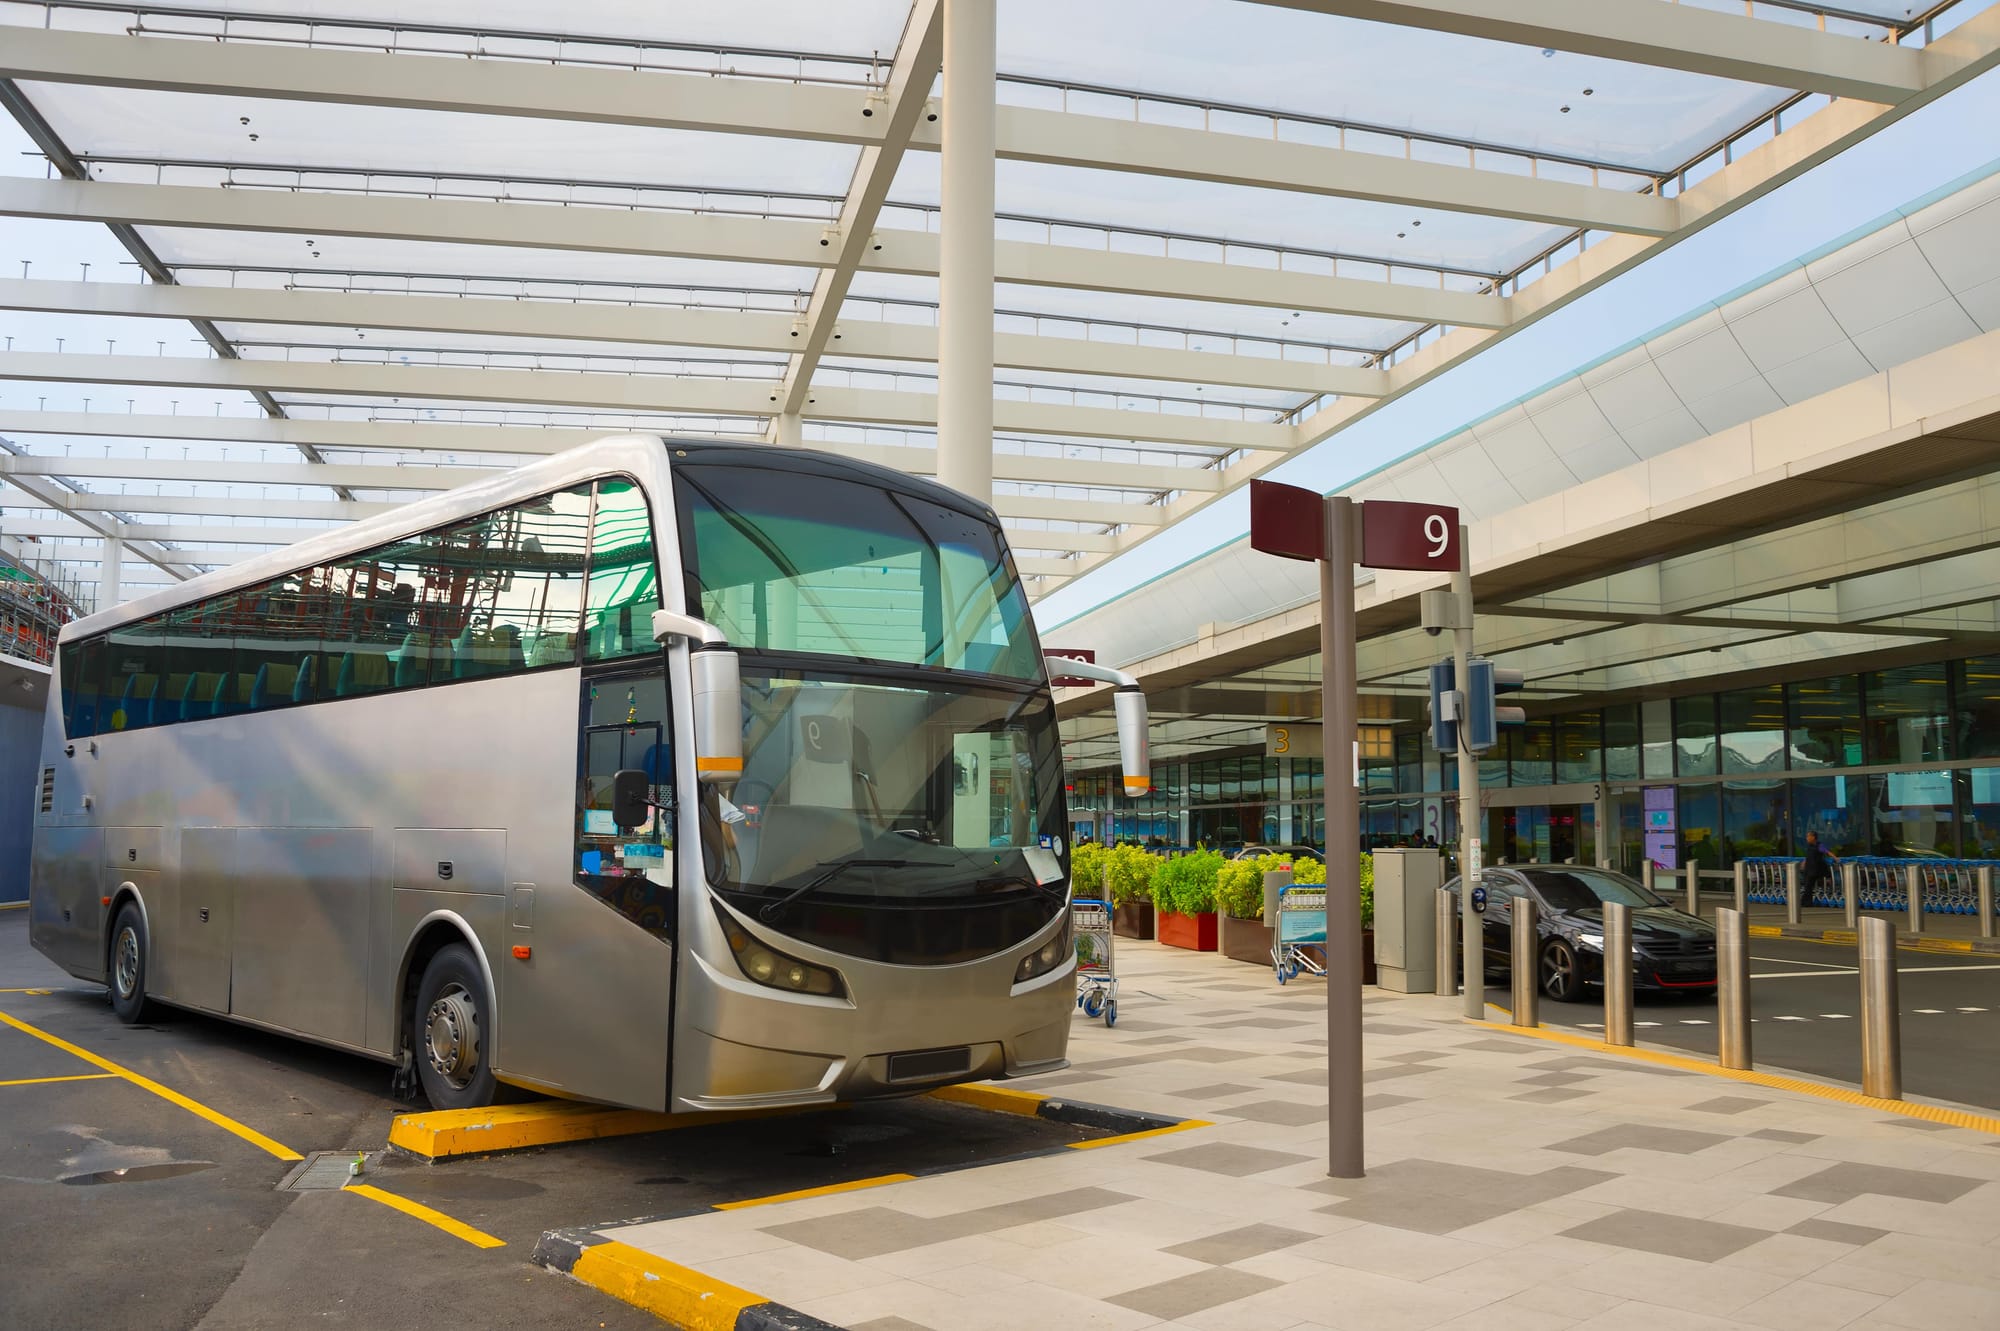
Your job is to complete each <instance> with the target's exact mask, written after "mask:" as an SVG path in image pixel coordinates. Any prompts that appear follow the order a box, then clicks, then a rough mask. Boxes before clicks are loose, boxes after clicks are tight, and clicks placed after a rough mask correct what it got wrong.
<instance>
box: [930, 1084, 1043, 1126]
mask: <svg viewBox="0 0 2000 1331" xmlns="http://www.w3.org/2000/svg"><path fill="white" fill-rule="evenodd" d="M929 1094H930V1098H931V1099H933V1100H945V1101H949V1102H950V1103H952V1104H955V1105H971V1106H972V1107H973V1108H974V1109H992V1110H997V1111H999V1112H1000V1113H1002V1114H1025V1115H1027V1116H1028V1117H1029V1118H1033V1117H1034V1116H1035V1115H1037V1114H1039V1113H1040V1112H1041V1110H1042V1105H1043V1103H1044V1102H1046V1101H1047V1100H1048V1098H1049V1097H1048V1096H1046V1095H1037V1094H1035V1092H1033V1091H1013V1090H1007V1089H1005V1088H1003V1087H999V1086H982V1085H975V1084H970V1083H968V1084H963V1085H958V1086H940V1087H938V1088H937V1089H936V1090H935V1091H932V1092H930V1093H929Z"/></svg>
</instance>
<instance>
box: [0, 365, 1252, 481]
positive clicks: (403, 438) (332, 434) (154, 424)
mask: <svg viewBox="0 0 2000 1331" xmlns="http://www.w3.org/2000/svg"><path fill="white" fill-rule="evenodd" d="M134 359H142V358H139V357H134ZM145 359H150V358H145ZM197 363H208V362H197ZM0 430H12V431H14V432H16V433H19V434H36V433H41V434H71V435H93V436H100V437H115V438H118V439H176V440H188V441H197V440H198V441H202V442H226V443H237V444H250V445H259V444H267V445H272V446H278V445H289V444H292V443H294V442H295V441H297V440H299V439H305V440H308V441H310V442H313V443H316V444H319V445H320V446H322V447H327V448H369V449H376V448H380V449H395V450H399V451H436V452H451V453H504V454H520V455H524V456H535V457H539V456H543V455H546V454H549V453H555V452H559V451H561V450H562V449H565V448H571V447H574V446H575V445H577V444H580V443H584V442H586V441H588V440H591V439H601V438H603V437H604V436H605V435H607V434H617V433H620V431H618V430H612V429H577V428H573V427H566V426H515V425H446V424H436V423H431V424H418V423H413V422H402V421H310V420H300V419H298V418H296V417H294V418H292V419H289V420H273V419H258V418H250V417H242V416H238V417H205V416H158V415H118V416H113V415H111V414H109V413H88V412H62V413H58V412H36V411H0ZM631 433H637V434H645V433H649V432H648V431H646V430H636V431H631ZM746 442H748V441H746ZM812 446H813V447H815V448H819V449H821V450H823V451H825V452H829V453H838V454H840V455H841V456H843V457H851V458H856V459H859V460H861V461H863V462H874V463H877V464H878V465H880V466H884V467H893V468H895V469H896V470H898V471H904V472H908V473H910V474H911V475H913V476H928V475H931V474H933V473H934V471H935V468H936V466H937V454H936V452H935V450H933V449H929V448H920V447H916V446H914V445H906V444H856V443H846V442H839V441H831V440H828V441H818V442H815V443H813V445H812ZM55 461H57V460H56V459H41V458H37V459H36V465H38V466H39V465H42V464H44V463H47V464H50V465H53V463H54V462H55ZM61 461H63V462H75V463H77V464H78V465H79V467H82V466H83V464H85V463H90V462H93V461H94V462H105V461H109V462H113V463H116V464H119V465H120V466H121V467H123V469H122V470H118V471H113V472H107V473H104V474H105V475H110V476H118V477H123V478H125V479H128V480H137V479H147V480H158V481H175V480H188V479H192V478H191V477H189V476H188V475H187V474H186V473H185V472H180V473H168V472H161V471H153V470H148V471H145V472H144V473H143V474H141V473H140V472H137V471H134V470H132V469H131V468H132V467H133V466H135V465H136V462H135V460H133V459H123V460H121V459H115V458H113V459H101V458H100V459H95V460H92V459H83V458H65V459H61ZM147 462H148V465H149V466H151V467H168V466H180V467H186V466H187V465H188V463H187V462H186V461H180V462H175V461H173V460H171V459H167V458H152V459H148V460H147ZM78 474H90V473H88V472H87V471H81V472H79V473H78ZM993 475H994V478H995V479H997V480H1006V481H1029V482H1034V483H1036V484H1041V485H1068V486H1102V487H1107V488H1116V489H1129V490H1176V491H1184V492H1198V493H1203V494H1211V495H1212V494H1215V493H1217V492H1219V491H1220V490H1221V489H1222V474H1221V473H1220V472H1217V471H1215V470H1214V469H1212V468H1208V467H1193V466H1188V467H1179V466H1165V465H1161V464H1158V463H1134V462H1121V461H1116V460H1109V459H1103V458H1088V457H1046V456H1042V455H1039V454H1028V453H1017V452H1011V451H995V452H994V454H993ZM259 483H262V484H288V485H310V484H320V483H321V482H315V481H311V480H309V479H306V478H305V476H304V473H296V474H288V475H287V479H285V480H283V481H268V480H267V481H261V482H259ZM127 498H129V499H130V500H132V501H135V503H136V504H138V505H143V504H145V503H146V502H149V497H148V496H144V495H132V496H127ZM1017 498H1020V497H1018V496H1009V495H1000V496H996V497H995V502H996V505H1002V504H1004V507H1003V509H1002V511H1006V508H1010V507H1012V506H1013V505H1014V502H1015V500H1016V499H1017ZM45 502H47V503H48V506H49V507H51V508H68V507H70V505H69V504H67V503H65V502H63V501H62V500H61V499H60V498H58V499H55V500H49V501H45ZM1028 502H1030V503H1032V502H1033V501H1032V500H1029V501H1028ZM1140 507H1145V506H1140ZM140 511H142V512H143V511H147V510H145V509H144V508H143V507H142V508H141V510H140ZM1150 511H1153V512H1158V511H1160V510H1150ZM1033 512H1034V510H1032V509H1028V508H1026V507H1025V506H1024V507H1023V509H1022V515H1023V516H1027V515H1029V514H1031V513H1033ZM1051 516H1052V515H1051Z"/></svg>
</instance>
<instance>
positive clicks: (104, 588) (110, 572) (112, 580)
mask: <svg viewBox="0 0 2000 1331" xmlns="http://www.w3.org/2000/svg"><path fill="white" fill-rule="evenodd" d="M124 563H125V539H124V538H123V537H122V536H107V537H105V538H104V562H103V563H102V564H100V565H99V566H98V569H97V608H98V609H99V610H109V609H110V608H111V607H112V606H114V605H117V604H118V602H119V601H120V600H122V599H124V598H123V597H122V596H121V595H120V594H119V591H118V575H119V574H120V573H121V572H122V571H123V568H124Z"/></svg>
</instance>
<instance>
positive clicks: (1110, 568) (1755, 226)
mask: <svg viewBox="0 0 2000 1331" xmlns="http://www.w3.org/2000/svg"><path fill="white" fill-rule="evenodd" d="M1995 126H2000V70H1995V71H1992V72H1990V73H1987V74H1985V75H1983V76H1982V77H1980V78H1978V79H1975V80H1973V81H1972V82H1970V83H1968V84H1966V85H1965V86H1963V87H1961V88H1959V89H1957V90H1956V91H1954V92H1952V93H1949V94H1947V95H1946V96H1944V97H1941V98H1939V99H1938V100H1937V101H1935V102H1933V103H1931V104H1930V105H1929V106H1926V107H1924V108H1922V109H1921V110H1918V111H1915V112H1912V113H1911V114H1910V115H1908V116H1905V117H1904V118H1903V119H1901V120H1899V121H1897V122H1896V123H1895V124H1893V125H1890V126H1888V127H1887V128H1885V129H1883V130H1881V131H1879V132H1877V133H1876V134H1874V135H1872V136H1871V137H1869V138H1867V139H1865V140H1863V141H1862V142H1861V143H1859V144H1857V145H1855V146H1854V147H1852V148H1850V149H1848V150H1847V151H1846V152H1844V153H1842V154H1840V155H1839V156H1838V157H1835V158H1833V159H1832V160H1830V161H1828V162H1824V163H1822V164H1821V165H1820V166H1818V167H1815V168H1814V169H1813V170H1811V171H1808V172H1806V173H1805V174H1804V175H1802V176H1800V177H1798V178H1797V179H1795V180H1793V181H1791V182H1789V183H1788V184H1786V185H1785V186H1783V187H1782V188H1780V189H1777V190H1773V191H1772V192H1771V193H1770V194H1768V195H1766V196H1765V197H1764V198H1762V199H1759V200H1758V201H1757V202H1755V203H1752V204H1750V205H1748V206H1747V207H1744V208H1742V209H1739V210H1738V211H1737V212H1735V213H1734V214H1732V215H1730V216H1729V217H1726V218H1724V219H1723V220H1722V221H1720V222H1717V223H1715V224H1714V225H1712V226H1710V227H1709V228H1707V229H1706V230H1704V231H1702V232H1699V233H1698V234H1696V235H1694V236H1692V237H1689V238H1688V239H1686V240H1683V241H1682V242H1680V243H1679V244H1678V245H1676V246H1674V247H1673V248H1671V249H1669V250H1667V251H1665V252H1664V253H1661V254H1659V255H1656V256H1655V257H1653V258H1651V259H1649V260H1647V261H1646V262H1645V263H1642V264H1640V265H1639V266H1638V267H1636V268H1634V269H1633V270H1632V271H1631V272H1628V273H1626V274H1624V275H1623V276H1621V277H1619V278H1617V279H1615V280H1613V281H1611V282H1607V283H1605V284H1604V285H1603V286H1602V287H1599V288H1598V289H1597V290H1595V291H1593V292H1591V293H1590V294H1589V295H1587V296H1584V297H1582V298H1581V299H1579V300H1576V301H1574V302H1572V303H1571V304H1570V305H1568V306H1566V307H1564V308H1563V309H1561V310H1559V311H1557V312H1556V313H1554V314H1552V315H1550V316H1548V317H1547V318H1545V319H1543V320H1541V321H1540V322H1538V323H1536V324H1534V325H1532V326H1530V327H1528V328H1526V329H1524V330H1522V331H1521V332H1519V333H1516V334H1515V335H1514V336H1512V337H1510V338H1508V339H1506V340H1504V341H1502V342H1500V343H1499V344H1498V345H1495V346H1489V347H1487V348H1485V349H1484V350H1482V351H1480V352H1479V353H1478V354H1477V355H1475V356H1473V357H1472V358H1471V359H1470V360H1469V361H1467V362H1466V363H1465V364H1463V365H1460V366H1458V367H1457V368H1455V369H1453V370H1451V371H1448V372H1447V373H1445V374H1441V375H1439V376H1438V377H1437V378H1435V379H1433V380H1431V381H1430V382H1429V383H1426V384H1424V385H1423V386H1422V387H1420V388H1418V389H1416V390H1414V391H1412V392H1410V393H1408V394H1406V395H1404V396H1403V397H1401V398H1398V399H1397V400H1396V401H1394V402H1391V403H1389V404H1388V405H1387V406H1385V407H1383V408H1381V409H1380V410H1378V411H1376V412H1375V413H1374V414H1373V415H1371V416H1369V417H1367V418H1365V419H1364V420H1362V421H1360V422H1358V423H1357V424H1355V425H1353V426H1350V427H1349V428H1348V429H1346V430H1344V431H1342V432H1341V433H1339V434H1336V435H1334V436H1333V437H1332V438H1330V439H1328V440H1326V441H1325V442H1324V443H1322V444H1320V445H1318V446H1317V447H1315V448H1313V449H1311V450H1309V451H1307V452H1305V453H1303V454H1301V455H1299V456H1298V457H1296V458H1294V459H1292V460H1290V461H1288V462H1285V463H1284V464H1282V465H1281V466H1278V467H1276V468H1273V469H1272V470H1271V471H1269V472H1266V473H1265V476H1266V477H1267V478H1268V479H1270V480H1275V481H1285V482H1288V483H1290V484H1292V485H1303V486H1309V487H1311V488H1312V489H1315V490H1321V491H1327V492H1332V491H1335V490H1338V489H1341V488H1343V487H1345V486H1347V485H1350V484H1352V483H1353V482H1354V481H1356V480H1359V479H1360V478H1362V477H1364V476H1366V475H1368V474H1370V473H1371V472H1374V471H1376V470H1378V469H1379V468H1381V467H1383V466H1385V465H1387V464H1389V463H1391V462H1394V461H1396V460H1397V459H1399V458H1402V457H1405V456H1407V455H1408V454H1410V453H1412V452H1416V451H1419V450H1421V449H1422V448H1424V447H1425V446H1427V445H1429V444H1431V443H1433V442H1435V441H1437V440H1439V439H1442V438H1445V437H1448V436H1450V435H1452V434H1455V433H1457V432H1458V431H1459V430H1460V429H1462V428H1463V427H1464V426H1466V425H1467V424H1469V423H1471V422H1472V421H1475V420H1478V419H1479V418H1480V417H1482V416H1485V415H1487V414H1488V413H1490V412H1493V411H1495V410H1497V409H1499V408H1501V407H1504V406H1506V405H1507V404H1508V403H1511V402H1513V401H1514V400H1515V399H1516V398H1519V397H1523V396H1525V395H1527V394H1529V393H1532V392H1533V391H1534V390H1536V389H1538V388H1540V387H1542V386H1543V385H1544V384H1547V383H1549V382H1550V381H1552V380H1555V379H1559V378H1562V377H1564V376H1566V375H1568V374H1570V373H1572V372H1574V371H1576V370H1577V369H1579V368H1581V367H1582V366H1584V365H1586V364H1588V363H1589V362H1591V361H1593V360H1596V359H1597V358H1599V357H1600V356H1602V355H1604V354H1605V353H1607V352H1609V351H1612V350H1614V349H1616V348H1618V347H1620V346H1623V345H1624V344H1625V343H1627V342H1629V341H1632V340H1633V339H1635V338H1640V337H1643V336H1645V335H1646V334H1647V333H1650V332H1652V331H1653V330H1655V329H1657V328H1659V327H1661V326H1662V325H1664V324H1668V323H1672V322H1675V321H1677V320H1679V319H1680V318H1681V317H1682V316H1684V315H1686V314H1688V313H1690V312H1691V311H1693V310H1696V309H1699V308H1700V307H1702V306H1703V305H1706V304H1709V303H1712V302H1714V301H1715V300H1716V299H1717V298H1718V297H1721V296H1724V295H1727V294H1728V293H1730V292H1732V291H1734V290H1736V289H1737V288H1738V287H1741V286H1743V285H1744V284H1746V283H1749V282H1752V281H1754V280H1756V279H1758V278H1761V277H1763V276H1765V275H1767V274H1769V273H1770V272H1771V271H1772V270H1774V269H1777V268H1780V267H1783V266H1786V265H1788V264H1790V263H1792V262H1793V261H1794V260H1796V259H1798V258H1799V257H1800V256H1801V255H1804V254H1807V253H1809V252H1811V251H1812V250H1814V249H1815V248H1817V247H1819V246H1821V245H1824V244H1826V243H1827V242H1829V241H1832V240H1835V239H1837V238H1839V237H1841V236H1843V235H1845V234H1847V233H1848V232H1850V231H1853V230H1855V229H1856V228H1859V227H1863V226H1866V225H1867V224H1869V223H1871V222H1873V221H1875V220H1877V219H1878V218H1880V217H1881V216H1882V215H1883V214H1885V213H1887V212H1890V211H1892V210H1893V209H1895V208H1898V207H1900V206H1902V205H1903V204H1906V203H1908V202H1910V201H1911V200H1913V199H1916V198H1919V197H1921V196H1922V195H1924V194H1926V193H1929V192H1930V191H1931V190H1934V189H1937V188H1938V187H1939V186H1942V185H1945V184H1948V183H1949V182H1951V181H1953V180H1956V179H1957V178H1958V177H1960V176H1962V175H1965V174H1967V173H1968V172H1972V171H1976V170H1979V169H1981V168H1983V167H1985V166H1987V165H1988V164H1989V163H1991V162H1992V161H1993V160H1994V155H1995V153H1996V151H2000V132H1996V130H1995ZM1249 530H1250V496H1249V491H1248V488H1247V487H1246V488H1244V489H1242V490H1239V491H1237V492H1236V493H1235V494H1233V495H1230V496H1228V497H1226V498H1224V499H1221V500H1218V501H1217V502H1216V503H1214V504H1211V505H1210V506H1209V507H1207V508H1205V509H1203V510H1202V511H1201V512H1199V513H1196V514H1194V515H1193V516H1192V517H1189V518H1186V519H1184V520H1182V521H1181V522H1179V523H1177V524H1175V525H1174V527H1173V528H1172V531H1173V536H1172V538H1171V539H1168V540H1160V539H1158V538H1155V539H1153V540H1151V541H1149V542H1147V543H1146V544H1144V545H1142V546H1140V547H1139V548H1138V549H1136V550H1134V551H1132V552H1130V553H1129V554H1125V555H1121V556H1119V557H1118V558H1116V559H1113V560H1110V561H1109V562H1107V563H1105V564H1104V565H1102V566H1101V567H1099V568H1097V569H1095V570H1093V571H1092V572H1090V573H1087V574H1085V575H1084V576H1083V577H1081V578H1078V579H1077V580H1076V581H1075V582H1072V583H1071V584H1069V585H1068V586H1066V587H1063V588H1061V589H1060V590H1058V591H1056V592H1053V593H1051V594H1050V595H1049V596H1047V597H1046V598H1044V599H1043V600H1042V601H1040V602H1039V603H1037V605H1036V607H1035V617H1036V621H1037V623H1038V624H1039V625H1041V627H1042V630H1043V632H1045V633H1046V632H1048V631H1049V630H1051V629H1053V628H1055V627H1057V626H1060V625H1062V624H1064V623H1066V622H1068V621H1069V620H1071V619H1074V618H1076V617H1077V616H1078V615H1081V614H1083V613H1084V612H1086V611H1088V610H1090V609H1092V608H1094V607H1096V606H1099V605H1102V604H1104V603H1105V602H1106V601H1109V600H1112V599H1114V598H1115V597H1117V596H1118V595H1120V594H1121V593H1123V592H1125V591H1127V590H1129V589H1131V588H1133V587H1136V586H1138V585H1139V584H1141V583H1143V582H1146V581H1149V580H1151V579H1153V578H1156V577H1158V576H1159V575H1161V574H1162V573H1166V572H1168V571H1170V570H1172V569H1174V568H1177V567H1179V566H1180V565H1182V564H1185V563H1188V562H1190V561H1191V560H1193V559H1197V558H1200V557H1201V556H1202V555H1204V554H1206V553H1208V552H1209V551H1212V550H1214V549H1215V548H1217V547H1218V546H1222V545H1226V544H1228V543H1230V542H1231V541H1235V540H1237V539H1239V538H1241V537H1243V536H1245V535H1247V534H1248V532H1249Z"/></svg>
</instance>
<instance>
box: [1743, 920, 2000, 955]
mask: <svg viewBox="0 0 2000 1331" xmlns="http://www.w3.org/2000/svg"><path fill="white" fill-rule="evenodd" d="M1750 936H1751V937H1752V938H1788V939H1791V940H1793V941H1795V942H1806V943H1831V944H1833V945H1835V946H1837V947H1858V946H1859V945H1860V935H1859V934H1858V933H1856V932H1855V931H1854V930H1852V929H1815V928H1813V927H1812V926H1811V925H1800V924H1753V925H1751V926H1750ZM1896 950H1897V951H1898V952H1929V953H1933V954H1936V955H1942V956H1967V955H1971V956H2000V939H1996V938H1924V937H1921V936H1912V935H1909V934H1899V935H1898V936H1897V939H1896Z"/></svg>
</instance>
